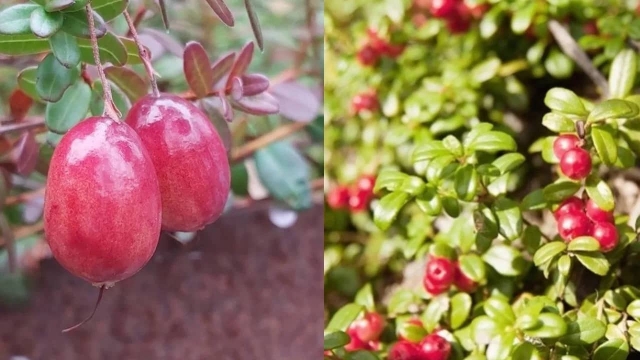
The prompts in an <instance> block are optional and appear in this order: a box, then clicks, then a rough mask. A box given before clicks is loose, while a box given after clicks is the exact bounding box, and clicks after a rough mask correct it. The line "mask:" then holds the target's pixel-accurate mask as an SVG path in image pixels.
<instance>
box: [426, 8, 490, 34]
mask: <svg viewBox="0 0 640 360" xmlns="http://www.w3.org/2000/svg"><path fill="white" fill-rule="evenodd" d="M415 5H416V7H418V8H422V9H425V10H427V11H428V12H429V13H430V14H431V15H432V16H433V17H435V18H440V19H443V20H444V21H445V22H446V24H447V28H448V29H449V31H450V32H451V33H452V34H460V33H465V32H467V31H468V30H469V28H470V27H471V22H472V21H473V19H474V18H475V19H479V18H481V17H482V16H483V15H484V13H486V12H487V11H488V9H489V8H488V5H487V4H482V5H469V4H467V3H466V2H465V1H464V0H416V1H415Z"/></svg>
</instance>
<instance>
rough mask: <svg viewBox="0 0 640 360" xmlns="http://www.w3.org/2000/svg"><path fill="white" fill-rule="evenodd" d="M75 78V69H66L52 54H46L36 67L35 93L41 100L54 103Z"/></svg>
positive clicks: (76, 75)
mask: <svg viewBox="0 0 640 360" xmlns="http://www.w3.org/2000/svg"><path fill="white" fill-rule="evenodd" d="M77 78H78V70H77V69H76V68H72V69H67V68H66V67H64V66H63V65H62V64H60V62H58V60H56V57H55V56H54V55H53V54H48V55H47V56H46V57H45V58H44V60H42V62H40V65H38V70H37V72H36V91H37V92H38V96H39V97H40V98H42V99H43V100H46V101H50V102H56V101H58V100H60V98H61V97H62V94H64V91H65V90H66V89H67V88H68V87H69V86H71V84H72V83H73V82H74V81H75V80H76V79H77Z"/></svg>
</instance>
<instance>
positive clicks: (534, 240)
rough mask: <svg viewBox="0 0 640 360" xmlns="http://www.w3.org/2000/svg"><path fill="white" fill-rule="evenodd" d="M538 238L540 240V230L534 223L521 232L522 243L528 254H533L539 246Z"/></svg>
mask: <svg viewBox="0 0 640 360" xmlns="http://www.w3.org/2000/svg"><path fill="white" fill-rule="evenodd" d="M540 240H542V232H541V231H540V228H539V227H537V226H535V225H529V226H527V227H526V228H525V229H524V233H523V234H522V244H524V246H525V249H526V250H527V252H528V253H529V254H535V252H536V251H537V250H538V249H539V248H540Z"/></svg>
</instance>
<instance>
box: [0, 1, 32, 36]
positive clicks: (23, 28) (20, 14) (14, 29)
mask: <svg viewBox="0 0 640 360" xmlns="http://www.w3.org/2000/svg"><path fill="white" fill-rule="evenodd" d="M36 9H41V7H40V6H38V5H35V4H18V5H13V6H11V7H8V8H6V9H4V10H2V11H0V34H4V35H20V34H28V33H29V32H30V31H31V13H32V12H33V11H35V10H36Z"/></svg>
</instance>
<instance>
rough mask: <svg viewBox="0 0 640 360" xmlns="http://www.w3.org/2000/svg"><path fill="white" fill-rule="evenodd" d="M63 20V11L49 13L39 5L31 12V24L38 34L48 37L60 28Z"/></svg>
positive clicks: (32, 29) (34, 31) (33, 30)
mask: <svg viewBox="0 0 640 360" xmlns="http://www.w3.org/2000/svg"><path fill="white" fill-rule="evenodd" d="M63 20H64V19H63V17H62V14H61V13H58V12H54V13H49V12H46V11H45V10H44V9H43V8H41V7H39V8H37V9H35V10H34V11H33V12H32V13H31V19H30V25H29V26H30V28H31V31H32V32H33V33H34V34H36V36H38V37H41V38H48V37H50V36H52V35H53V34H55V33H57V32H58V30H60V28H61V27H62V22H63Z"/></svg>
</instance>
